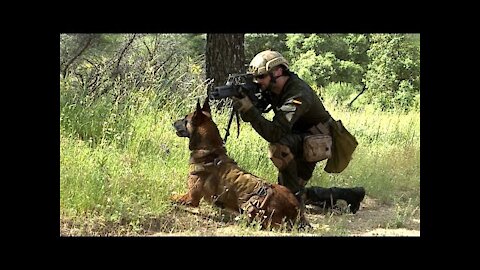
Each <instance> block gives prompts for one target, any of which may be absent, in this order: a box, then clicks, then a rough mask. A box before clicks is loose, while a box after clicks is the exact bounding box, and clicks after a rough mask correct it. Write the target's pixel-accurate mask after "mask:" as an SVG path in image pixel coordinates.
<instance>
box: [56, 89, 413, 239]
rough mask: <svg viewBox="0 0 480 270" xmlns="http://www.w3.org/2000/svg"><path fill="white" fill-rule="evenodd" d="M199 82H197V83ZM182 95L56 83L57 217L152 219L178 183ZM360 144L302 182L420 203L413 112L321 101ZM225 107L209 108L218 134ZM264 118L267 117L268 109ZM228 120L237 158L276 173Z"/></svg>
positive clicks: (184, 144) (184, 152)
mask: <svg viewBox="0 0 480 270" xmlns="http://www.w3.org/2000/svg"><path fill="white" fill-rule="evenodd" d="M199 84H200V83H199ZM192 89H193V91H191V92H189V93H188V94H187V95H186V96H184V97H183V98H182V99H179V98H176V97H175V96H174V95H172V96H168V95H161V96H159V95H158V94H157V93H158V92H156V91H153V90H152V89H150V90H149V89H144V90H143V91H133V90H132V91H129V92H126V94H124V95H123V96H122V97H121V99H120V98H118V96H116V95H115V89H113V91H112V93H110V94H109V95H105V96H102V97H100V98H93V97H92V96H90V95H88V94H87V91H83V90H82V89H75V88H73V87H72V86H71V85H70V84H69V83H68V81H62V83H61V89H60V96H61V111H60V211H61V212H60V216H61V219H65V220H70V219H72V220H85V219H87V217H91V216H95V217H101V219H102V220H104V221H105V222H107V223H109V224H118V225H122V226H127V227H128V228H129V230H131V231H142V230H144V229H145V224H147V223H148V221H149V220H150V219H152V218H161V217H164V216H166V214H167V213H168V212H169V211H170V210H171V209H172V205H171V201H170V197H171V196H172V195H173V194H175V193H184V192H185V191H186V189H187V184H186V179H187V178H186V177H187V171H188V158H189V150H188V139H186V138H179V137H177V136H176V135H175V132H174V129H173V126H172V124H173V121H175V120H176V119H179V118H182V117H183V116H184V115H186V114H187V113H189V112H190V111H192V110H193V109H194V108H195V103H196V100H197V98H202V101H203V98H204V95H203V93H204V92H205V91H204V90H203V88H202V87H201V86H200V85H199V86H197V87H194V88H192ZM326 107H327V108H328V109H329V111H330V113H331V114H332V116H333V117H334V118H335V119H341V120H342V122H343V123H344V125H345V126H346V127H347V129H349V130H350V131H351V133H352V134H354V135H355V136H356V137H357V139H358V141H359V146H358V148H357V150H356V152H355V153H354V157H353V160H352V161H351V163H350V165H349V167H348V168H347V169H346V170H345V171H344V172H342V173H340V174H327V173H325V172H324V171H323V170H322V169H323V167H324V165H325V163H324V162H320V163H318V165H317V169H316V170H315V172H314V175H313V177H312V179H311V180H310V181H309V185H320V186H325V187H329V186H342V187H348V186H359V185H360V186H364V187H365V188H366V190H367V194H368V196H371V197H373V198H378V199H380V200H382V201H384V202H385V203H393V202H394V201H396V200H398V199H399V198H410V199H409V200H408V204H409V205H412V200H413V204H414V205H413V206H411V207H416V206H418V205H419V194H420V188H419V182H420V139H419V138H420V134H419V131H420V124H419V113H413V112H412V113H405V114H394V113H385V112H375V111H369V110H364V111H362V112H349V111H346V110H340V109H336V108H335V107H334V106H329V104H326ZM228 116H229V111H228V110H226V109H224V110H220V111H214V112H213V118H214V121H215V122H216V123H217V125H218V126H219V129H220V131H221V134H222V136H223V135H224V134H225V130H224V128H226V126H227V121H228ZM270 117H271V115H270ZM236 132H237V128H236V125H235V123H234V124H232V127H231V130H230V133H231V135H230V137H229V138H228V141H227V144H226V147H227V151H228V154H229V155H230V157H232V158H234V159H235V160H236V161H237V163H238V164H239V165H240V166H241V167H243V168H244V169H246V170H247V171H250V172H251V173H253V174H255V175H258V176H260V177H262V178H264V179H266V180H267V181H270V182H272V183H274V182H276V178H277V171H276V169H275V167H274V166H273V164H272V163H271V161H270V160H269V159H268V157H267V148H268V143H267V142H266V141H265V140H263V139H262V138H261V137H260V136H259V135H258V134H257V133H256V132H255V131H254V130H253V129H252V128H251V126H250V125H249V124H245V123H241V125H240V136H239V137H238V138H236Z"/></svg>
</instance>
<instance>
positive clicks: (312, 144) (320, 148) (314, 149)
mask: <svg viewBox="0 0 480 270" xmlns="http://www.w3.org/2000/svg"><path fill="white" fill-rule="evenodd" d="M329 121H330V120H329ZM329 121H327V122H326V123H325V125H324V124H323V123H318V124H317V125H316V126H313V127H312V128H310V130H309V132H310V133H311V134H312V135H307V136H305V138H304V139H303V157H304V158H305V160H306V161H307V162H318V161H322V160H325V159H329V158H331V157H332V136H330V131H329V129H328V128H327V127H328V123H329Z"/></svg>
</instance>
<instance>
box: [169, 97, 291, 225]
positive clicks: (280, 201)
mask: <svg viewBox="0 0 480 270" xmlns="http://www.w3.org/2000/svg"><path fill="white" fill-rule="evenodd" d="M173 125H174V127H175V129H176V133H177V135H178V136H179V137H188V138H189V140H190V141H189V149H190V150H191V154H190V169H189V176H188V189H189V190H188V193H187V194H185V195H183V196H180V197H175V198H174V201H175V202H176V203H179V204H182V205H188V206H192V207H198V205H199V203H200V200H201V199H202V198H203V199H204V200H206V201H208V202H209V203H211V204H214V205H216V206H219V207H222V208H226V209H229V210H231V211H234V212H240V213H243V212H246V213H247V215H248V219H249V222H251V221H252V220H254V219H255V220H257V221H259V222H261V224H262V228H268V227H278V226H279V225H281V224H282V223H283V222H284V221H287V222H288V223H287V224H288V226H289V227H290V225H293V224H294V223H295V220H296V218H297V217H298V213H299V203H298V201H297V199H296V198H295V196H294V195H293V194H292V193H291V192H290V190H288V189H287V188H286V187H284V186H281V185H278V184H270V183H268V182H266V181H264V180H262V179H260V178H259V177H257V176H255V175H253V174H251V173H248V172H246V171H245V170H242V169H241V168H240V167H239V166H238V165H237V163H236V162H235V161H234V160H233V159H231V158H229V157H228V156H227V151H226V149H225V147H224V144H223V141H222V138H221V137H220V132H219V131H218V128H217V125H216V124H215V123H214V122H213V120H212V118H211V113H210V106H209V104H208V98H207V99H206V100H205V102H204V104H203V107H202V108H201V107H200V103H199V102H198V101H197V108H196V110H195V111H194V112H192V113H190V114H189V115H187V116H185V118H183V119H180V120H177V121H175V123H174V124H173Z"/></svg>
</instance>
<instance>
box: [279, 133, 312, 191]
mask: <svg viewBox="0 0 480 270" xmlns="http://www.w3.org/2000/svg"><path fill="white" fill-rule="evenodd" d="M304 137H305V134H290V135H287V136H285V137H283V138H282V139H280V141H278V142H277V143H275V144H272V145H283V146H287V147H288V148H289V149H290V152H291V154H292V155H293V159H291V160H288V163H286V164H284V165H283V166H277V164H275V165H276V166H277V168H278V167H280V168H279V173H278V184H280V185H283V186H285V187H287V188H288V189H290V190H291V191H292V192H293V193H294V194H295V193H297V192H299V191H303V190H304V187H305V185H306V183H307V181H308V180H309V179H310V178H311V177H312V174H313V171H314V170H315V165H316V164H317V162H307V161H306V160H305V158H304V157H303V138H304ZM272 161H273V160H272ZM274 163H275V162H274Z"/></svg>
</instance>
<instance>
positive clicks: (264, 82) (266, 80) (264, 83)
mask: <svg viewBox="0 0 480 270" xmlns="http://www.w3.org/2000/svg"><path fill="white" fill-rule="evenodd" d="M270 80H271V78H270V75H268V74H263V75H260V76H255V81H256V83H258V85H260V88H261V89H262V90H266V89H267V87H268V85H269V84H270Z"/></svg>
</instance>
